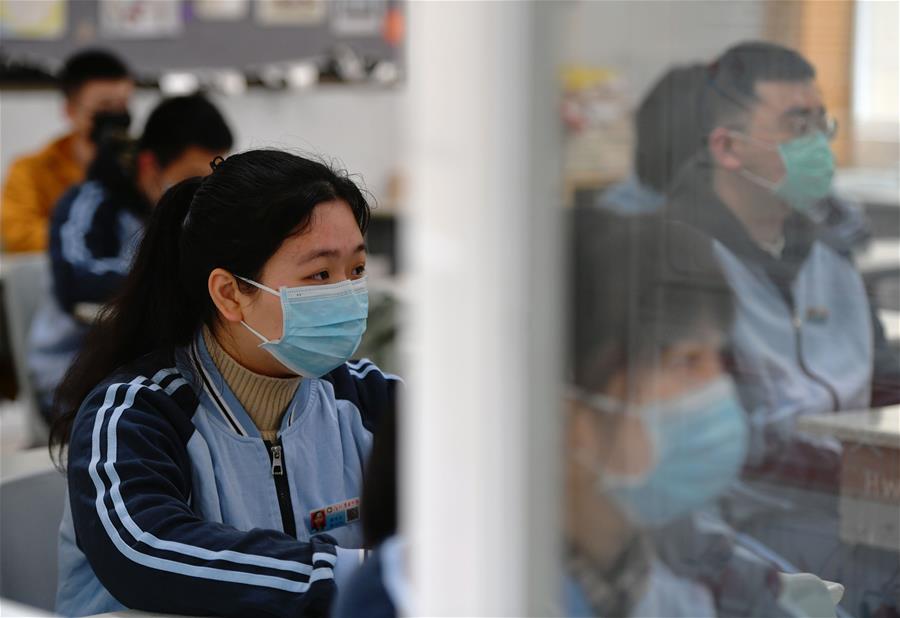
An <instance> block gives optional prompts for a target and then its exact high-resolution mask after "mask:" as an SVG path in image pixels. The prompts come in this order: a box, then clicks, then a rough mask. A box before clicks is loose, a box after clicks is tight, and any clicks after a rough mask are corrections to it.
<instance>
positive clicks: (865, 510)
mask: <svg viewBox="0 0 900 618" xmlns="http://www.w3.org/2000/svg"><path fill="white" fill-rule="evenodd" d="M797 428H798V429H799V430H800V431H804V432H807V433H811V434H817V435H823V436H832V437H834V438H837V439H838V440H840V442H841V444H842V445H843V454H842V456H841V457H842V459H841V496H840V503H839V512H840V517H841V527H840V534H841V539H843V540H844V541H846V542H848V543H864V544H866V545H871V546H874V547H880V548H883V549H888V550H891V551H900V406H893V407H890V408H882V409H879V410H869V411H864V412H842V413H838V414H817V415H811V416H804V417H801V418H800V419H799V420H798V421H797Z"/></svg>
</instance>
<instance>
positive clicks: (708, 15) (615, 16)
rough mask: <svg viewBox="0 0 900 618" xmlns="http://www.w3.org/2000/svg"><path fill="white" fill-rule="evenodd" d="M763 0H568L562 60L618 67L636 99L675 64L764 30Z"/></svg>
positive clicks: (715, 52) (706, 57)
mask: <svg viewBox="0 0 900 618" xmlns="http://www.w3.org/2000/svg"><path fill="white" fill-rule="evenodd" d="M765 4H766V2H765V1H763V0H729V1H727V2H723V1H722V0H641V1H638V2H634V1H630V0H609V1H599V2H597V1H590V0H588V1H582V2H576V3H574V4H573V5H571V7H570V10H569V15H568V19H567V28H568V30H569V33H568V36H567V37H566V38H565V41H566V43H565V44H566V49H565V54H564V59H565V60H566V61H568V62H578V63H591V64H597V65H602V66H607V67H612V68H615V69H618V70H619V71H620V73H621V74H622V75H623V76H624V77H625V78H626V79H627V82H628V84H629V86H630V88H629V89H630V90H631V91H632V92H633V93H634V95H635V97H637V98H640V96H641V94H643V92H644V91H646V90H647V89H648V88H649V86H650V85H651V84H652V83H653V81H655V79H656V78H657V77H658V76H659V75H661V74H662V73H663V71H664V70H665V69H666V68H667V67H668V66H670V65H671V64H675V63H683V62H690V61H709V60H711V59H712V58H713V57H715V56H717V55H718V54H720V53H721V52H722V51H724V50H725V49H727V48H728V47H730V46H731V45H733V44H735V43H737V42H740V41H744V40H749V39H759V38H761V37H763V36H764V32H765V8H766V7H765Z"/></svg>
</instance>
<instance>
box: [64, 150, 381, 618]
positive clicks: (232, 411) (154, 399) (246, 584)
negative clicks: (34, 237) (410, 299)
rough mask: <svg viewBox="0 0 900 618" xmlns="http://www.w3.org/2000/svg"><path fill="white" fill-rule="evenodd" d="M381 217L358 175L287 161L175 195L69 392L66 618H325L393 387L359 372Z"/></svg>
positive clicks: (226, 167) (351, 547)
mask: <svg viewBox="0 0 900 618" xmlns="http://www.w3.org/2000/svg"><path fill="white" fill-rule="evenodd" d="M368 221H369V206H368V204H367V203H366V200H365V198H364V197H363V195H362V193H361V192H360V190H359V189H358V188H357V187H356V185H355V184H354V183H353V182H352V181H351V180H350V179H349V178H348V177H347V176H346V175H345V174H343V173H338V172H335V171H333V170H332V169H330V168H329V167H327V166H326V165H323V164H322V163H319V162H316V161H311V160H308V159H304V158H302V157H299V156H295V155H292V154H288V153H285V152H279V151H265V150H257V151H250V152H246V153H242V154H238V155H234V156H231V157H229V158H228V159H226V160H224V161H221V162H219V163H218V164H217V165H216V166H215V170H214V171H213V173H212V174H210V175H209V176H207V177H206V178H193V179H190V180H186V181H184V182H182V183H180V184H178V185H176V186H175V187H173V188H172V189H170V190H169V191H168V192H167V193H166V194H165V195H164V196H163V198H162V200H161V201H160V203H159V205H158V206H157V207H156V208H155V209H154V210H153V212H152V213H151V215H150V219H149V222H148V224H147V230H146V233H145V236H144V239H143V241H142V243H141V246H140V248H139V250H138V253H137V256H136V258H135V263H134V267H133V269H132V271H131V273H130V274H129V276H128V278H127V280H126V281H125V285H124V290H123V292H122V293H121V294H120V295H119V296H118V298H117V299H116V300H115V301H114V302H113V304H112V305H111V306H110V308H109V310H108V312H107V313H106V314H105V316H104V317H103V318H102V320H101V321H100V323H99V324H98V325H97V327H96V328H95V329H94V330H93V331H92V333H91V334H90V335H89V337H88V340H87V342H86V344H85V348H84V351H83V352H82V354H81V355H80V356H79V357H78V358H77V359H76V361H75V363H74V364H73V366H72V369H71V370H70V372H69V374H68V375H67V377H66V380H65V382H64V383H63V385H62V387H61V389H60V392H59V402H60V404H61V407H62V409H63V410H65V414H64V415H63V416H62V417H61V418H60V419H59V420H58V422H57V423H56V425H55V426H54V428H53V434H52V436H51V445H53V446H56V447H60V448H66V452H67V456H66V461H67V476H68V483H69V501H68V507H69V508H67V509H66V514H65V517H64V522H63V526H62V529H61V537H60V563H61V566H60V582H59V592H58V599H57V610H58V611H59V612H60V613H62V614H64V615H76V616H77V615H87V614H96V613H102V612H107V611H114V610H119V609H122V608H123V607H128V608H133V609H139V610H145V611H150V612H161V613H184V614H194V615H200V614H202V615H218V616H248V615H268V616H301V615H303V616H306V615H325V614H326V613H327V611H328V607H329V606H330V604H331V600H332V597H333V596H334V593H335V590H336V588H337V586H339V585H340V582H341V581H342V578H343V575H344V573H346V572H349V569H350V567H351V566H354V565H356V564H358V562H359V560H360V555H361V551H360V549H359V548H360V547H361V546H362V531H361V526H360V522H359V516H360V515H359V513H360V512H359V496H360V489H361V482H362V465H363V461H364V460H365V459H366V458H367V456H368V452H369V449H370V447H371V441H372V430H373V427H374V425H375V423H376V421H377V419H378V418H379V416H380V414H381V413H382V412H385V411H388V410H391V409H392V407H393V405H394V400H395V389H396V384H397V381H396V378H395V377H394V376H390V375H386V374H384V373H382V372H381V371H380V370H379V369H378V368H377V367H376V366H375V365H373V364H372V363H369V362H368V361H359V362H349V359H350V357H351V355H352V354H353V353H354V352H355V350H356V348H357V347H358V345H359V343H360V341H361V339H362V336H363V333H364V332H365V327H366V320H367V316H368V293H367V287H366V277H365V267H366V248H365V243H364V240H363V235H364V233H365V231H366V227H367V224H368ZM261 341H262V343H261Z"/></svg>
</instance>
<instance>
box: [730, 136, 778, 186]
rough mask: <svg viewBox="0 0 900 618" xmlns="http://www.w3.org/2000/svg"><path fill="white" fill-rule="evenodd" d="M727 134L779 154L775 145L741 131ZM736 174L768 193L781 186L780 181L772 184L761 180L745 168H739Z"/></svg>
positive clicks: (769, 181)
mask: <svg viewBox="0 0 900 618" xmlns="http://www.w3.org/2000/svg"><path fill="white" fill-rule="evenodd" d="M728 132H729V134H731V135H732V136H737V137H739V138H740V139H744V140H747V141H748V142H752V143H754V144H756V145H757V146H760V147H762V148H765V149H766V150H770V151H772V152H779V153H780V152H781V150H780V149H779V148H778V146H777V145H775V144H771V143H769V142H767V141H765V140H761V139H759V138H757V137H753V136H752V135H747V134H746V133H743V132H741V131H736V130H734V129H729V130H728ZM738 173H739V174H740V175H741V176H743V177H744V178H746V179H747V180H749V181H750V182H752V183H755V184H757V185H759V186H760V187H762V188H764V189H768V190H769V191H775V190H776V189H778V187H779V186H781V181H779V182H772V181H771V180H768V179H766V178H763V177H762V176H760V175H758V174H754V173H753V172H751V171H750V170H748V169H747V168H746V167H741V169H740V172H738Z"/></svg>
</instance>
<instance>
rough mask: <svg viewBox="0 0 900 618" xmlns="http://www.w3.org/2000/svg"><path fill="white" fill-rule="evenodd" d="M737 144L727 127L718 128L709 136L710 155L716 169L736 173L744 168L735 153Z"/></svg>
mask: <svg viewBox="0 0 900 618" xmlns="http://www.w3.org/2000/svg"><path fill="white" fill-rule="evenodd" d="M735 142H736V140H735V138H734V135H733V134H732V132H731V131H730V130H728V129H726V128H725V127H716V128H715V129H713V131H712V133H710V134H709V140H708V142H707V143H708V148H709V154H710V156H711V157H712V160H713V163H715V165H716V167H721V168H723V169H726V170H729V171H732V172H736V171H738V170H739V169H741V168H742V167H743V166H744V164H743V163H742V162H741V160H740V158H739V157H738V156H737V155H736V154H735V152H734V147H735Z"/></svg>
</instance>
